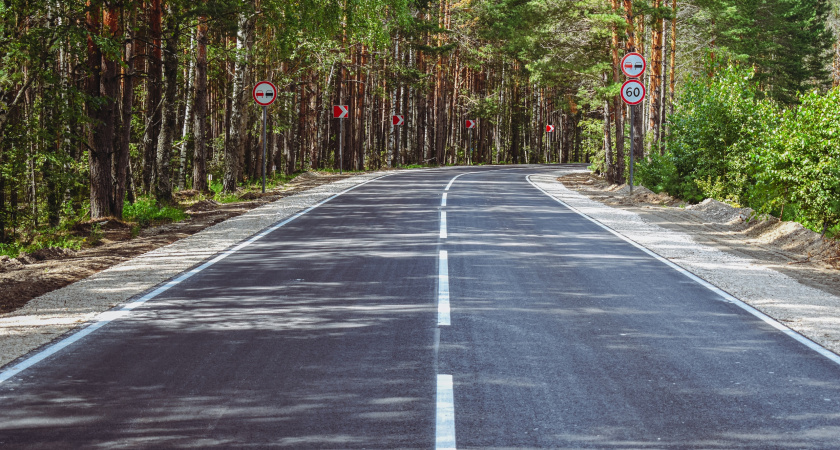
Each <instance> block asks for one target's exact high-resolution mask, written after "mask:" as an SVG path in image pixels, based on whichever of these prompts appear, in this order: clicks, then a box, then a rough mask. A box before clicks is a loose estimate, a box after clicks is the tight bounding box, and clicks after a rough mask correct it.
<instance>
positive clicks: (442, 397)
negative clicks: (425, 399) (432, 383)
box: [435, 375, 455, 450]
mask: <svg viewBox="0 0 840 450" xmlns="http://www.w3.org/2000/svg"><path fill="white" fill-rule="evenodd" d="M435 448H436V449H438V450H444V449H453V450H454V449H455V396H454V395H453V392H452V375H438V376H437V412H436V416H435Z"/></svg>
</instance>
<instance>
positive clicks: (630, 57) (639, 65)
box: [620, 52, 647, 78]
mask: <svg viewBox="0 0 840 450" xmlns="http://www.w3.org/2000/svg"><path fill="white" fill-rule="evenodd" d="M620 67H621V71H622V72H623V73H624V75H627V76H628V77H630V78H636V77H640V76H642V74H643V73H645V70H646V69H647V61H645V57H644V56H642V55H641V53H636V52H630V53H628V54H626V55H624V57H623V58H621V63H620Z"/></svg>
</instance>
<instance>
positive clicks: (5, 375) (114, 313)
mask: <svg viewBox="0 0 840 450" xmlns="http://www.w3.org/2000/svg"><path fill="white" fill-rule="evenodd" d="M386 176H388V175H383V176H381V177H376V178H373V179H371V180H368V181H365V182H364V183H359V184H357V185H355V186H353V187H351V188H348V189H345V190H343V191H341V192H339V193H338V194H335V195H333V196H332V197H329V198H327V199H326V200H323V201H322V202H320V203H318V204H315V205H313V206H310V207H309V208H307V209H305V210H303V211H301V212H299V213H297V214H295V215H294V216H292V217H289V218H288V219H286V220H284V221H282V222H280V223H277V224H275V225H272V226H270V227H268V228H266V229H264V230H263V231H260V232H258V233H257V234H255V235H253V236H251V237H250V238H248V239H246V240H245V241H243V242H240V243H239V244H236V245H234V246H233V247H231V248H229V249H227V250H223V251H222V252H221V253H219V254H218V255H217V256H216V257H215V258H213V259H211V260H210V261H207V262H205V263H204V264H201V265H200V266H198V267H196V268H195V269H191V270H188V271H186V272H183V273H181V275H179V276H177V277H175V278H173V279H171V280H169V281H166V282H164V284H162V285H161V286H159V287H158V288H156V289H154V290H153V291H152V292H150V293H148V294H146V295H143V296H142V297H140V298H138V299H136V300H133V301H129V302H127V303H126V304H125V305H123V306H122V307H120V308H117V309H112V310H109V311H105V312H103V313H101V314H99V315H98V316H96V318H95V319H94V322H93V323H91V324H90V325H87V326H85V327H84V328H82V329H80V330H79V331H77V332H75V333H73V334H71V335H70V336H67V337H66V338H64V339H61V340H59V341H58V342H56V343H54V344H52V345H50V346H48V347H47V348H45V349H43V350H41V351H39V352H38V353H35V354H34V355H32V356H30V357H29V358H26V359H24V360H22V361H20V362H19V363H17V364H15V365H13V366H11V367H9V368H8V369H6V370H4V371H2V372H0V383H3V382H4V381H6V380H8V379H10V378H12V377H14V376H15V375H17V374H19V373H21V372H23V371H24V370H26V369H28V368H30V367H32V366H34V365H35V364H38V363H39V362H41V361H43V360H45V359H47V358H49V357H50V356H53V355H55V354H56V353H58V352H60V351H61V350H63V349H64V348H66V347H67V346H69V345H70V344H73V343H75V342H77V341H80V340H81V339H82V338H84V337H85V336H87V335H89V334H91V333H93V332H94V331H96V330H98V329H100V328H102V327H103V326H105V325H107V324H109V323H110V322H112V321H114V320H116V319H118V318H120V317H124V316H126V315H128V313H129V312H131V310H133V309H134V308H137V307H138V306H140V305H142V304H144V303H146V302H148V301H149V300H151V299H153V298H155V297H157V296H158V295H160V294H162V293H164V292H166V291H167V290H169V289H170V288H172V287H173V286H177V285H178V284H180V283H181V282H182V281H184V280H186V279H187V278H190V277H191V276H193V275H195V274H197V273H199V272H201V271H202V270H204V269H206V268H208V267H210V266H212V265H213V264H216V263H217V262H219V261H221V260H223V259H225V258H227V257H228V256H230V255H232V254H234V253H236V252H238V251H239V250H242V249H243V248H245V247H247V246H249V245H251V244H253V243H254V242H256V241H258V240H259V239H262V238H263V237H265V236H266V235H268V234H269V233H272V232H274V231H275V230H277V229H278V228H280V227H282V226H284V225H286V224H287V223H289V222H291V221H293V220H295V219H297V218H298V217H300V216H302V215H304V214H306V213H308V212H309V211H312V210H313V209H315V208H317V207H319V206H321V205H323V204H325V203H327V202H329V201H330V200H332V199H334V198H336V197H338V196H340V195H342V194H345V193H347V192H350V191H352V190H353V189H356V188H358V187H359V186H364V185H365V184H368V183H371V182H373V181H376V180H379V179H381V178H384V177H386ZM448 289H449V288H448V287H447V290H448Z"/></svg>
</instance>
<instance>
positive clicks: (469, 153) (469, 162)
mask: <svg viewBox="0 0 840 450" xmlns="http://www.w3.org/2000/svg"><path fill="white" fill-rule="evenodd" d="M468 131H469V132H470V143H469V147H470V148H469V151H468V152H467V164H472V128H470V129H469V130H468Z"/></svg>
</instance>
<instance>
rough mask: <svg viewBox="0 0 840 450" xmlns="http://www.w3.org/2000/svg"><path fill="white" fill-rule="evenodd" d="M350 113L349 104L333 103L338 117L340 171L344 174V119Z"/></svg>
mask: <svg viewBox="0 0 840 450" xmlns="http://www.w3.org/2000/svg"><path fill="white" fill-rule="evenodd" d="M348 115H350V109H349V108H348V107H347V105H333V118H336V119H338V124H339V126H338V173H339V175H342V174H344V119H346V118H347V116H348Z"/></svg>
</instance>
